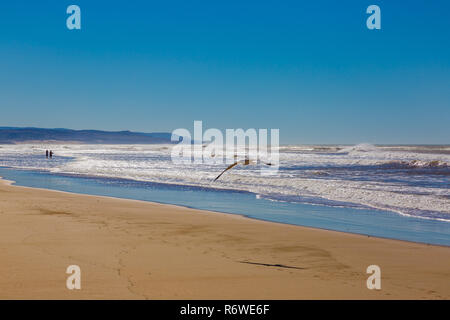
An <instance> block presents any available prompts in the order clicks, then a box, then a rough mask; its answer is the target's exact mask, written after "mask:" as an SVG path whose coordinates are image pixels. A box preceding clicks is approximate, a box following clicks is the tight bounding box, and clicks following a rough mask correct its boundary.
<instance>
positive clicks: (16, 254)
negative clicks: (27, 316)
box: [0, 180, 450, 299]
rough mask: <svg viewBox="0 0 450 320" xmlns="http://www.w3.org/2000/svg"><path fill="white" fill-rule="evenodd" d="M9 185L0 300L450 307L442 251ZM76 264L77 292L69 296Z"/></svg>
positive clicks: (3, 209)
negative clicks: (376, 279)
mask: <svg viewBox="0 0 450 320" xmlns="http://www.w3.org/2000/svg"><path fill="white" fill-rule="evenodd" d="M11 183H12V182H10V181H6V180H0V201H1V202H0V228H1V232H0V239H1V241H0V261H2V262H0V272H1V273H0V274H1V275H0V287H2V290H1V291H0V299H21V298H25V299H108V298H109V299H141V298H142V299H429V298H431V299H450V289H449V288H448V286H446V285H445V283H446V281H448V278H449V277H450V272H449V271H448V265H450V248H449V247H446V246H437V245H428V244H423V243H414V242H408V241H403V240H393V239H386V238H377V237H372V236H370V237H368V236H364V235H360V234H352V233H345V232H340V231H332V230H325V229H317V228H310V227H302V226H297V225H289V224H283V223H276V222H275V223H274V222H268V221H264V220H258V219H253V218H248V217H245V216H244V215H237V214H228V213H220V212H208V211H203V210H197V209H191V208H186V207H180V206H176V205H167V204H160V203H151V202H148V201H141V200H128V199H120V198H113V197H104V196H94V195H84V194H83V195H82V194H75V193H70V192H65V191H57V190H48V189H37V188H31V187H22V186H14V185H11ZM6 194H7V196H5V195H6ZM71 264H78V265H80V267H81V269H82V272H83V273H82V274H86V276H85V277H83V280H82V290H79V291H78V290H75V291H70V290H68V289H66V288H65V281H66V277H67V275H66V274H65V268H66V267H67V266H68V265H71ZM372 264H378V265H380V267H381V270H382V290H368V289H367V288H366V280H367V277H368V276H369V275H367V274H366V273H365V271H366V268H367V266H369V265H372ZM86 269H87V270H86ZM11 275H13V276H12V277H11ZM86 278H87V279H86ZM36 282H38V283H39V285H37V284H36Z"/></svg>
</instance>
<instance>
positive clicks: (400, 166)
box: [0, 144, 450, 221]
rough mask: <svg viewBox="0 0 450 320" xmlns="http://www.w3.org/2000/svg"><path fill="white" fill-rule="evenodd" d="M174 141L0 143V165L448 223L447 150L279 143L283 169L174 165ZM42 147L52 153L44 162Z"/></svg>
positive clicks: (449, 174) (449, 161)
mask: <svg viewBox="0 0 450 320" xmlns="http://www.w3.org/2000/svg"><path fill="white" fill-rule="evenodd" d="M171 148H172V145H77V144H67V145H52V146H49V145H39V144H33V145H2V146H0V166H9V167H14V168H22V169H23V168H25V169H44V170H48V171H51V172H55V173H69V174H83V175H92V176H103V177H114V178H126V179H133V180H139V181H150V182H159V183H171V184H180V185H191V186H202V187H212V188H222V189H235V190H244V191H250V192H254V193H255V194H257V195H258V197H261V198H269V199H273V200H283V201H284V200H286V201H301V202H302V201H305V199H308V202H309V203H314V202H316V203H318V204H323V203H324V202H323V200H324V199H326V200H329V201H330V202H328V204H332V203H333V201H334V202H335V204H336V205H345V204H348V205H352V206H355V205H356V206H358V205H359V206H368V207H373V208H378V209H385V210H390V211H394V212H397V213H399V214H402V215H408V216H417V217H422V218H427V219H439V220H444V221H450V167H449V165H450V154H449V151H450V150H449V148H448V147H447V146H443V147H441V148H437V147H433V148H429V147H421V146H398V147H376V146H373V145H369V144H361V145H357V146H283V147H281V148H280V170H279V172H278V174H277V175H274V176H262V175H261V174H260V170H259V167H258V166H246V167H236V168H234V169H233V170H230V171H228V172H227V173H226V174H224V175H223V176H222V177H221V178H220V179H219V180H218V181H216V182H213V180H214V178H215V177H216V176H217V175H218V173H220V172H221V171H222V170H223V169H224V168H225V167H226V165H224V164H181V165H180V164H177V165H175V164H173V163H172V162H171V159H170V151H171ZM46 149H52V150H53V151H54V152H55V156H56V157H55V158H54V159H52V160H47V159H45V157H43V156H42V155H43V154H44V153H45V150H46Z"/></svg>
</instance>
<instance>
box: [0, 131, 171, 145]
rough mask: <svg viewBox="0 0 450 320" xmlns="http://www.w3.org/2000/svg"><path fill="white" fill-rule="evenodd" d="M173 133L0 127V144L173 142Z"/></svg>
mask: <svg viewBox="0 0 450 320" xmlns="http://www.w3.org/2000/svg"><path fill="white" fill-rule="evenodd" d="M170 137H171V133H167V132H153V133H143V132H131V131H100V130H71V129H43V128H17V127H0V144H16V143H25V142H36V141H46V142H67V143H68V142H72V143H87V144H156V143H172V142H171V141H170Z"/></svg>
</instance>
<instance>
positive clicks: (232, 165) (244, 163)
mask: <svg viewBox="0 0 450 320" xmlns="http://www.w3.org/2000/svg"><path fill="white" fill-rule="evenodd" d="M238 164H242V165H244V166H248V165H249V164H256V161H252V160H249V159H245V160H239V161H236V162H235V163H233V164H231V165H229V166H228V167H227V168H226V169H225V170H223V171H222V172H221V173H220V174H219V175H218V176H217V177H216V178H215V179H214V181H216V180H217V179H219V178H220V177H221V176H222V175H223V174H224V173H225V172H226V171H228V170H230V169H231V168H233V167H235V166H237V165H238ZM264 164H265V165H268V166H271V165H272V164H271V163H265V162H264Z"/></svg>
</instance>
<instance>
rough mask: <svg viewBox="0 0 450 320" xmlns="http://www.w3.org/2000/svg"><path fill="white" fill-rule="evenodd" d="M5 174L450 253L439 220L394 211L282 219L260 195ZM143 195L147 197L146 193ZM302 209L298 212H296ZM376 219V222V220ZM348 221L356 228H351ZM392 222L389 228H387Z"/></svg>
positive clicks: (321, 207)
mask: <svg viewBox="0 0 450 320" xmlns="http://www.w3.org/2000/svg"><path fill="white" fill-rule="evenodd" d="M0 169H2V170H5V171H4V174H5V175H6V176H7V177H9V179H10V180H13V183H14V184H15V185H17V186H23V187H30V188H36V189H40V190H53V191H58V192H68V193H74V194H83V195H93V196H103V197H109V198H117V199H126V200H138V201H144V202H148V203H159V204H167V205H174V206H179V207H184V208H189V209H195V210H205V211H210V212H216V213H222V214H228V215H230V214H231V215H239V216H242V217H245V218H248V219H253V220H257V221H264V222H268V223H280V224H284V225H292V226H302V227H307V228H314V229H322V230H329V231H336V232H343V233H351V234H357V235H363V236H369V237H377V238H384V239H391V240H398V241H406V242H413V243H423V244H429V245H440V246H446V247H450V243H449V240H448V239H450V238H448V236H449V234H448V230H446V229H445V228H444V226H443V224H445V223H447V221H439V220H440V219H429V218H426V217H415V216H410V215H406V216H405V215H403V214H401V213H398V212H396V211H395V210H391V211H389V210H384V209H381V208H375V207H373V208H372V207H367V208H354V207H335V206H329V205H325V204H313V203H289V202H287V204H288V205H289V206H290V205H293V206H292V207H290V208H289V209H288V211H286V212H281V215H278V211H277V210H278V209H277V208H276V204H277V203H278V201H272V200H264V199H263V200H264V201H266V206H267V209H268V211H266V207H265V208H264V210H263V211H260V210H261V208H259V210H255V209H254V208H258V203H256V201H253V199H251V197H254V196H255V195H256V194H255V193H252V192H249V191H239V190H224V189H220V188H219V189H214V188H212V189H204V188H202V187H196V186H189V185H187V186H185V187H187V188H189V189H191V188H192V190H193V191H194V194H193V198H189V197H186V196H185V195H183V194H182V193H183V192H182V191H180V189H178V187H183V186H179V185H172V184H164V183H154V182H141V181H136V180H131V179H125V178H114V179H112V178H109V177H102V176H90V175H72V174H61V175H58V174H53V173H51V172H47V171H43V172H41V171H35V170H25V169H23V170H22V169H14V168H9V167H0ZM9 171H11V172H15V173H14V174H12V175H11V174H9V173H7V172H9ZM22 172H24V173H27V174H28V173H30V174H31V175H36V177H33V176H31V178H32V181H33V179H35V181H41V177H40V175H41V174H44V175H49V176H50V177H55V178H56V179H62V180H61V181H60V182H59V183H56V184H55V183H50V184H46V183H39V182H38V183H36V182H34V183H31V184H29V183H27V182H26V181H28V180H27V179H29V178H28V177H27V176H25V179H23V178H20V175H22ZM0 174H1V173H0ZM17 174H19V176H17ZM58 177H59V178H58ZM15 178H17V179H18V180H19V183H18V182H17V181H15V180H16V179H15ZM36 178H37V179H36ZM109 179H112V181H124V182H130V183H132V184H133V183H134V184H140V183H149V184H150V186H151V188H150V192H147V189H146V188H144V189H142V188H139V187H131V189H130V190H133V191H131V192H128V191H127V190H128V189H127V188H126V189H124V190H125V191H126V194H127V195H125V194H122V191H123V190H119V189H121V187H120V186H117V185H114V184H113V185H112V188H111V189H108V191H106V192H104V191H100V192H99V191H98V190H106V189H104V188H106V187H107V186H103V181H106V182H107V181H108V180H109ZM66 180H67V181H66ZM84 180H85V181H84ZM91 180H92V181H96V180H100V182H93V184H91V182H90V181H91ZM56 181H57V180H56ZM83 181H84V182H83ZM62 184H69V185H71V186H72V187H71V188H62V187H61V185H62ZM100 185H102V186H100ZM99 186H100V188H99ZM197 188H198V189H197ZM203 189H204V190H206V191H211V192H212V193H213V194H214V193H219V195H218V196H212V198H211V197H210V198H209V204H208V202H205V203H203V202H202V201H203V200H202V198H201V197H199V195H198V193H200V192H202V190H203ZM143 190H146V191H145V192H144V191H143ZM152 190H160V192H159V193H158V192H157V193H155V194H154V193H153V191H152ZM166 191H167V192H172V193H175V194H172V195H170V197H167V194H164V192H166ZM221 192H224V195H225V197H228V199H227V198H225V199H224V198H223V196H222V195H220V193H221ZM176 193H178V194H176ZM233 193H237V194H238V196H239V197H241V198H242V200H244V201H243V202H242V204H234V205H230V204H231V203H233V202H230V201H234V200H233V199H230V198H229V194H233ZM191 197H192V196H191ZM249 198H250V202H249ZM177 199H179V200H177ZM216 201H217V202H216ZM274 203H276V204H274ZM297 205H298V206H299V207H295V206H297ZM252 206H254V207H252ZM281 206H283V204H281ZM302 206H303V207H302ZM316 208H317V209H316ZM316 210H317V212H318V214H317V215H316V214H310V213H309V212H312V213H314V212H315V211H316ZM360 210H361V212H360ZM334 211H336V212H334ZM352 211H353V212H352ZM293 214H294V215H293ZM297 214H299V215H297ZM291 217H296V218H291ZM373 218H374V220H372V219H373ZM386 219H388V220H386ZM409 219H411V220H409ZM349 221H350V222H351V223H348V222H349ZM353 221H354V222H353ZM388 222H389V224H387V223H388ZM405 223H406V224H405ZM422 223H423V224H422ZM391 226H401V227H400V228H396V227H391ZM415 228H419V229H417V230H418V231H416V229H415ZM434 231H436V233H433V232H434Z"/></svg>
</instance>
